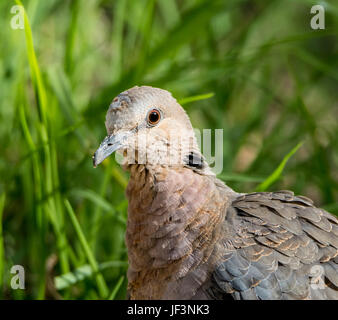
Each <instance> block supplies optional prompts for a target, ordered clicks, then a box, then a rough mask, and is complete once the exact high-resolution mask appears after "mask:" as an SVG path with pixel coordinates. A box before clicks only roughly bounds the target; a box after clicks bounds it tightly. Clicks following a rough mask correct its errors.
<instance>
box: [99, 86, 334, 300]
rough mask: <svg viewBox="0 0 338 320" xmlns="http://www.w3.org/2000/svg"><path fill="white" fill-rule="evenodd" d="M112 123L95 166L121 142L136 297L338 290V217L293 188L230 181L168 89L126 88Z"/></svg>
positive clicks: (305, 295) (327, 295) (289, 295)
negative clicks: (241, 186)
mask: <svg viewBox="0 0 338 320" xmlns="http://www.w3.org/2000/svg"><path fill="white" fill-rule="evenodd" d="M105 126H106V129H107V137H106V138H105V139H104V140H103V142H102V143H101V145H100V146H99V148H98V149H97V151H96V152H95V154H94V156H93V164H94V166H95V167H96V166H97V165H99V164H100V163H101V162H102V161H103V160H104V159H106V158H107V157H108V156H110V155H111V154H113V153H114V152H115V151H116V152H118V153H120V154H121V155H122V158H123V163H122V166H123V168H124V169H125V170H128V171H129V172H130V178H129V182H128V186H127V189H126V197H127V199H128V220H127V229H126V235H125V240H126V246H127V250H128V263H129V267H128V272H127V276H128V297H129V298H130V299H133V300H134V299H141V300H148V299H150V300H152V299H165V300H170V299H182V300H188V299H198V300H209V299H212V300H225V299H235V300H289V299H292V300H303V299H307V300H325V299H332V300H336V299H338V219H337V218H336V217H335V216H334V215H332V214H330V213H328V212H327V211H325V210H323V209H320V208H317V207H316V206H315V205H314V203H313V201H312V200H311V199H309V198H307V197H304V196H296V195H294V193H293V192H291V191H284V190H283V191H278V192H255V193H248V194H246V193H238V192H236V191H234V190H232V189H231V188H230V187H228V186H227V185H226V184H225V183H224V182H223V181H221V180H219V179H218V178H217V177H216V175H215V174H214V173H213V172H212V170H211V168H210V166H209V165H208V163H207V162H206V160H205V158H204V157H203V155H202V153H201V151H200V149H199V146H198V143H197V140H196V137H195V135H194V131H193V127H192V125H191V123H190V120H189V117H188V115H187V113H186V112H185V111H184V109H183V108H182V107H181V106H180V104H179V103H178V102H177V101H176V99H175V98H174V97H173V96H172V95H171V94H170V93H169V92H168V91H166V90H163V89H159V88H154V87H150V86H135V87H133V88H131V89H128V90H126V91H124V92H122V93H120V94H119V95H118V96H117V97H116V98H114V100H113V101H112V103H111V105H110V106H109V109H108V112H107V115H106V121H105Z"/></svg>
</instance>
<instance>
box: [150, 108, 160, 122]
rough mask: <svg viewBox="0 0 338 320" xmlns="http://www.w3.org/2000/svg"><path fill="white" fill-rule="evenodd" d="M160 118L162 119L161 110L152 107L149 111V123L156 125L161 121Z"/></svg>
mask: <svg viewBox="0 0 338 320" xmlns="http://www.w3.org/2000/svg"><path fill="white" fill-rule="evenodd" d="M160 120H161V114H160V111H158V110H157V109H152V110H150V111H149V112H148V115H147V122H148V124H149V125H151V126H155V125H156V124H158V123H159V122H160Z"/></svg>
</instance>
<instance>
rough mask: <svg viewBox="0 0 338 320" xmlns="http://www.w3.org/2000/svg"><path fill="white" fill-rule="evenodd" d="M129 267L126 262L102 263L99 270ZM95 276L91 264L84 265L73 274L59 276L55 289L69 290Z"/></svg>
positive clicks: (55, 281) (55, 280)
mask: <svg viewBox="0 0 338 320" xmlns="http://www.w3.org/2000/svg"><path fill="white" fill-rule="evenodd" d="M127 265H128V263H127V262H125V261H107V262H103V263H100V264H99V266H98V268H99V270H100V271H102V270H105V269H108V268H121V267H126V266H127ZM93 274H94V272H93V269H92V268H91V266H90V265H89V264H86V265H83V266H81V267H78V268H76V269H75V270H74V271H73V272H68V273H65V274H62V275H60V276H57V277H55V278H54V284H55V288H56V289H57V290H64V289H67V288H69V287H71V286H73V285H74V284H76V283H78V282H80V281H82V280H84V279H86V278H90V277H92V276H93Z"/></svg>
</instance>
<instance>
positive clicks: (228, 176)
mask: <svg viewBox="0 0 338 320" xmlns="http://www.w3.org/2000/svg"><path fill="white" fill-rule="evenodd" d="M218 178H220V179H222V180H224V181H233V182H263V181H264V178H263V177H256V176H248V175H245V174H239V173H222V174H220V175H219V176H218Z"/></svg>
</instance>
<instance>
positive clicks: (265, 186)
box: [256, 142, 303, 191]
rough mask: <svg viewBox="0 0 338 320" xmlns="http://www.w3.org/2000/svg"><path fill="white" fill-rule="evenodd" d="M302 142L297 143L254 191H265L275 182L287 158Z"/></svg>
mask: <svg viewBox="0 0 338 320" xmlns="http://www.w3.org/2000/svg"><path fill="white" fill-rule="evenodd" d="M302 144H303V142H300V143H298V144H297V145H296V146H295V147H294V148H293V149H292V150H291V151H290V152H289V153H288V154H287V155H286V156H285V157H284V158H283V160H282V162H281V163H280V164H279V166H278V167H277V168H276V170H275V171H274V172H272V173H271V175H270V176H268V177H267V178H266V179H265V180H264V181H263V182H262V183H261V184H260V185H259V186H258V187H257V188H256V191H266V190H267V189H268V188H269V187H270V186H271V185H272V184H273V183H274V182H276V181H277V180H278V179H279V178H280V177H281V175H282V172H283V170H284V167H285V165H286V163H287V162H288V160H289V159H290V158H291V157H292V156H293V155H294V154H295V153H296V152H297V150H298V149H299V148H300V147H301V146H302Z"/></svg>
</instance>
